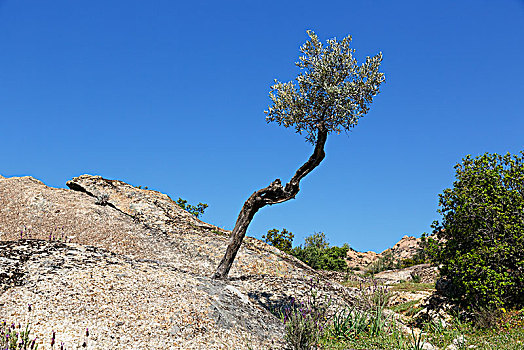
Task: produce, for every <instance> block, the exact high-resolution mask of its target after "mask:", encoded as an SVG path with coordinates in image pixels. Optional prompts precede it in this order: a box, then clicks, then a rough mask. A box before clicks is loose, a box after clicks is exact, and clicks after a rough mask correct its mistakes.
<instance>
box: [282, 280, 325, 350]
mask: <svg viewBox="0 0 524 350" xmlns="http://www.w3.org/2000/svg"><path fill="white" fill-rule="evenodd" d="M318 283H319V281H318V280H316V281H315V280H313V279H311V282H310V284H309V295H308V296H307V298H306V300H304V301H298V300H296V299H294V298H293V299H291V302H290V303H289V304H287V305H285V306H283V307H282V308H281V309H280V310H277V313H278V316H280V319H281V320H282V322H283V323H284V327H285V335H284V339H285V340H286V342H287V343H288V345H289V346H290V347H291V349H293V350H313V349H317V343H318V341H319V339H320V338H321V337H322V335H323V334H324V331H325V329H326V326H327V323H328V321H329V316H328V309H329V305H330V301H329V300H326V299H324V298H321V297H320V296H319V294H318V291H317V290H318V287H319V285H318Z"/></svg>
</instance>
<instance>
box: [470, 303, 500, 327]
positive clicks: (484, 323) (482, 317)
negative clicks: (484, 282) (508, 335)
mask: <svg viewBox="0 0 524 350" xmlns="http://www.w3.org/2000/svg"><path fill="white" fill-rule="evenodd" d="M502 310H504V309H497V308H494V307H487V306H479V307H477V308H476V309H474V310H473V312H472V316H473V317H472V319H473V323H474V324H475V326H477V327H478V328H483V329H487V328H495V327H496V326H497V325H498V322H499V320H500V319H501V318H502V314H503V312H502Z"/></svg>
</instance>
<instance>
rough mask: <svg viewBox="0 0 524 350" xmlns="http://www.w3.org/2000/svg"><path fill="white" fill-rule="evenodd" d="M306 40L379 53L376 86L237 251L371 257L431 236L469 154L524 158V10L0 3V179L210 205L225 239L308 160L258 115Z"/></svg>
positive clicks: (491, 6) (357, 2) (417, 4)
mask: <svg viewBox="0 0 524 350" xmlns="http://www.w3.org/2000/svg"><path fill="white" fill-rule="evenodd" d="M306 29H313V30H314V31H315V32H316V33H317V34H318V35H319V37H320V38H321V39H322V40H323V41H324V40H325V39H328V38H332V37H337V38H342V37H344V36H346V35H347V34H351V35H352V36H353V47H354V48H355V49H356V50H357V57H358V58H359V59H361V58H363V57H365V56H367V55H374V54H376V53H377V52H379V51H382V52H383V55H384V61H383V65H382V66H383V68H382V70H383V71H384V72H385V73H386V84H385V85H384V87H383V89H382V93H381V94H380V95H379V96H377V97H376V99H375V102H374V103H373V105H372V106H371V111H370V113H369V114H368V115H366V116H365V117H364V118H363V119H361V121H360V124H359V125H358V126H357V127H356V128H355V129H354V130H353V131H352V132H351V133H349V135H338V136H337V135H331V136H330V137H329V138H328V143H327V147H326V148H327V149H326V154H327V156H326V159H325V160H324V162H323V163H322V164H321V165H320V167H319V168H317V169H316V170H315V171H314V172H313V173H311V174H310V175H308V177H307V178H306V179H305V180H304V181H303V183H302V186H301V191H300V193H299V195H298V196H297V198H296V199H295V200H292V201H289V202H287V203H284V204H279V205H276V206H272V207H266V208H264V209H262V210H261V211H260V212H259V213H258V214H257V215H256V216H255V219H254V221H253V223H252V225H251V226H250V229H249V231H248V234H249V235H252V236H255V237H259V238H260V237H261V236H262V234H264V233H265V232H267V230H269V229H272V228H279V229H280V228H282V227H285V228H287V229H288V230H290V231H292V232H293V233H294V234H295V244H300V243H302V242H303V239H304V237H306V236H307V235H309V234H311V233H313V232H315V231H324V232H325V233H326V235H327V237H328V240H329V241H330V243H332V244H337V245H340V244H342V243H344V242H348V243H349V244H350V245H351V246H352V247H353V248H355V249H357V250H375V251H381V250H383V249H385V248H387V247H389V246H391V245H392V244H394V243H395V242H397V241H398V240H399V239H400V238H401V237H402V236H403V235H406V234H408V235H415V236H419V235H420V234H421V233H422V232H424V231H427V232H429V231H430V225H431V222H432V221H433V220H434V219H437V218H438V214H437V212H436V210H437V203H438V194H439V193H441V192H442V190H443V189H444V188H446V187H450V186H451V185H452V182H453V179H454V170H453V166H454V165H455V164H456V163H457V162H459V161H460V159H461V158H462V157H463V156H465V155H466V154H473V155H478V154H481V153H484V152H488V151H489V152H497V153H505V152H512V153H516V152H518V151H521V150H523V149H524V65H523V62H524V1H519V0H501V1H493V0H464V1H445V0H439V1H414V0H413V1H368V0H354V1H347V0H344V1H323V2H320V1H256V2H255V1H220V2H219V1H208V2H199V1H191V2H189V1H184V2H182V1H130V0H126V1H70V0H67V1H65V0H64V1H59V0H53V1H24V0H17V1H15V0H7V1H6V0H4V1H1V0H0V120H1V125H0V142H1V148H0V174H2V175H3V176H20V175H31V176H34V177H36V178H38V179H40V180H42V181H43V182H44V183H46V184H47V185H49V186H54V187H65V182H66V181H67V180H69V179H71V178H72V177H74V176H78V175H81V174H84V173H89V174H97V175H102V176H103V177H106V178H110V179H120V180H123V181H126V182H129V183H131V184H133V185H142V186H148V187H149V188H152V189H156V190H159V191H161V192H164V193H167V194H169V195H170V196H171V197H172V198H173V199H177V198H178V197H182V198H185V199H187V200H188V201H189V202H191V203H198V202H205V203H208V204H209V208H208V210H207V211H206V214H205V215H204V217H203V219H204V220H205V221H207V222H210V223H213V224H215V225H218V226H221V227H224V228H227V229H231V228H232V227H233V225H234V223H235V220H236V217H237V215H238V212H239V210H240V208H241V206H242V204H243V203H244V201H245V200H246V199H247V197H248V196H249V195H250V194H251V193H252V192H253V191H255V190H257V189H260V188H262V187H265V186H267V185H268V184H269V183H270V182H271V181H272V180H274V179H275V178H280V179H282V181H287V180H289V178H290V177H291V176H292V175H293V173H294V172H295V170H296V169H297V168H298V167H299V166H300V165H301V164H302V163H303V162H304V161H305V160H306V159H307V158H308V157H309V155H310V153H311V150H312V147H311V145H310V144H307V143H306V142H305V141H304V138H303V137H301V136H300V135H295V134H294V132H293V130H290V129H285V128H282V127H279V126H278V125H276V124H274V125H273V124H266V122H265V115H264V110H265V109H267V107H268V104H269V98H268V92H269V86H270V85H271V84H272V82H273V79H275V78H277V79H279V80H281V81H288V80H291V79H293V78H294V77H295V75H296V73H297V69H296V67H295V66H294V62H295V61H297V59H298V56H299V46H300V45H301V44H303V43H304V41H305V40H306V39H307V36H306Z"/></svg>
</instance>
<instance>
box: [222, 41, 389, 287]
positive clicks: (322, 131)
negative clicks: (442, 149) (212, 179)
mask: <svg viewBox="0 0 524 350" xmlns="http://www.w3.org/2000/svg"><path fill="white" fill-rule="evenodd" d="M307 34H308V35H309V40H308V41H306V43H305V44H304V45H303V46H302V47H301V48H300V51H301V52H302V53H303V56H301V57H300V60H299V62H297V63H296V65H297V66H298V67H299V68H300V73H299V74H298V76H297V78H296V83H293V82H288V83H281V82H278V81H277V80H275V84H274V85H273V86H272V87H271V91H270V97H271V101H272V105H271V106H270V107H269V109H268V110H267V111H265V113H266V120H267V121H268V122H276V123H278V124H279V125H283V126H284V127H286V128H287V127H291V126H293V127H294V128H295V131H296V132H297V133H299V134H302V133H303V132H304V133H306V141H308V142H310V143H312V144H314V145H315V148H314V150H313V154H312V155H311V156H310V157H309V159H308V160H307V161H306V162H305V163H304V164H303V165H302V166H301V167H300V168H299V169H298V170H297V171H296V172H295V175H293V177H292V178H291V180H290V181H289V182H288V183H287V184H285V186H283V185H282V183H281V181H280V179H276V180H274V181H273V182H271V183H270V184H269V186H267V187H265V188H262V189H260V190H258V191H256V192H254V193H253V194H252V195H251V196H250V197H249V198H248V199H247V201H246V202H245V203H244V205H243V207H242V210H241V211H240V214H239V215H238V218H237V221H236V223H235V227H234V228H233V231H232V232H231V236H230V240H229V244H228V247H227V249H226V253H225V254H224V257H223V258H222V260H221V262H220V264H219V265H218V268H217V270H216V272H215V274H214V275H213V277H214V278H219V279H224V278H226V277H227V275H228V273H229V270H230V269H231V266H232V264H233V261H234V259H235V256H236V254H237V252H238V249H239V248H240V245H241V244H242V240H243V239H244V236H245V234H246V231H247V228H248V226H249V224H250V223H251V220H252V219H253V217H254V215H255V214H256V213H257V211H258V210H259V209H260V208H263V207H264V206H266V205H272V204H277V203H282V202H285V201H288V200H290V199H293V198H295V196H296V195H297V194H298V192H299V190H300V181H301V180H302V179H303V178H304V177H305V176H306V175H307V174H309V173H310V172H311V171H313V169H315V168H316V167H317V166H318V165H319V164H320V163H321V162H322V160H323V159H324V157H325V152H324V146H325V144H326V140H327V136H328V134H330V133H332V132H336V133H340V132H341V131H349V129H351V128H352V127H354V126H355V125H356V124H357V122H358V119H359V118H360V117H362V116H363V115H364V114H366V113H367V112H368V110H369V104H371V102H372V101H373V97H374V96H375V95H377V94H378V93H379V92H380V90H379V87H380V84H382V83H383V82H384V79H385V77H384V73H381V72H379V68H380V63H381V62H382V54H381V53H379V54H377V55H376V56H374V57H367V58H366V61H365V62H364V63H363V64H362V65H360V66H359V65H358V64H357V61H356V59H355V58H354V57H353V53H354V50H353V49H352V48H351V47H350V43H351V36H347V37H346V38H344V39H342V41H337V40H336V39H330V40H328V41H327V44H326V45H325V46H324V45H323V44H322V43H321V42H320V41H319V40H318V37H317V36H316V35H315V33H314V32H312V31H308V32H307Z"/></svg>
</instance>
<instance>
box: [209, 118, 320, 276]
mask: <svg viewBox="0 0 524 350" xmlns="http://www.w3.org/2000/svg"><path fill="white" fill-rule="evenodd" d="M327 135H328V131H327V129H326V128H325V126H324V125H322V124H321V125H319V126H318V132H317V138H316V143H315V149H314V151H313V154H312V155H311V157H309V159H308V160H307V161H306V162H305V163H304V164H303V165H302V166H301V167H300V168H299V169H298V170H297V171H296V173H295V175H293V177H292V178H291V180H290V181H289V182H288V183H287V184H286V185H285V186H282V183H281V182H280V179H276V180H275V181H273V182H272V183H271V184H270V185H269V186H267V187H265V188H262V189H260V190H258V191H256V192H254V193H253V194H252V195H251V196H250V197H249V198H248V200H247V201H246V202H245V203H244V206H243V207H242V210H241V211H240V214H239V215H238V218H237V222H236V224H235V228H233V231H232V232H231V236H230V237H229V244H228V246H227V249H226V253H225V254H224V257H223V258H222V261H220V264H219V265H218V268H217V270H216V271H215V274H214V275H213V278H215V279H226V278H227V275H228V274H229V270H231V266H232V265H233V261H234V260H235V257H236V255H237V253H238V250H239V249H240V246H241V244H242V240H243V239H244V237H245V235H246V232H247V228H248V227H249V224H250V223H251V220H253V217H254V216H255V214H256V212H257V211H258V210H259V209H261V208H263V207H265V206H266V205H272V204H277V203H282V202H285V201H288V200H290V199H293V198H295V196H296V195H297V194H298V191H300V180H302V179H303V178H304V177H305V176H306V175H307V174H309V173H310V172H311V171H312V170H313V169H315V168H316V167H317V166H318V165H319V164H320V162H322V160H323V159H324V157H325V152H324V146H325V144H326V140H327Z"/></svg>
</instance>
